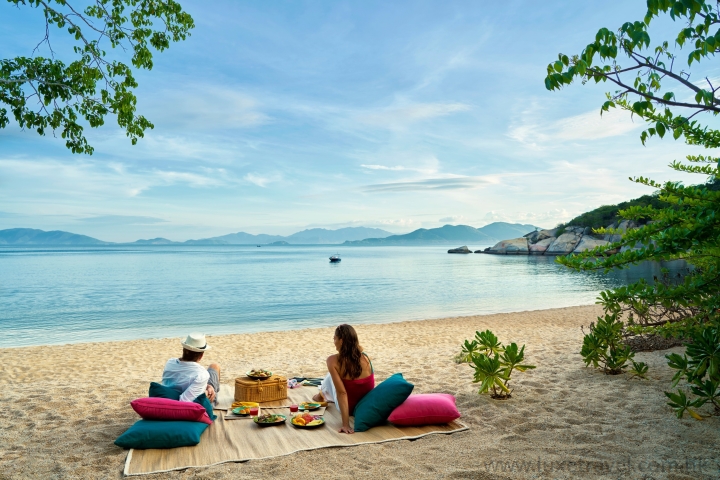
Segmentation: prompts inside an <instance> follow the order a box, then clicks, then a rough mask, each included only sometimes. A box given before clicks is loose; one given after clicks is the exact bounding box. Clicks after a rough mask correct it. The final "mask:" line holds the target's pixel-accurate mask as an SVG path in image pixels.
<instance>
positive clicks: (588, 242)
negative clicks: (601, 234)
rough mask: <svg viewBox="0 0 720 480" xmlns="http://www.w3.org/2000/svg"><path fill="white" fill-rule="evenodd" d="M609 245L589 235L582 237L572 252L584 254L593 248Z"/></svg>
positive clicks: (605, 241)
mask: <svg viewBox="0 0 720 480" xmlns="http://www.w3.org/2000/svg"><path fill="white" fill-rule="evenodd" d="M609 244H610V242H608V241H607V240H600V239H597V238H594V237H591V236H589V235H584V236H583V237H582V238H581V239H580V242H578V244H577V246H576V247H575V250H573V253H580V252H586V251H588V250H592V249H593V248H597V247H604V246H605V245H609Z"/></svg>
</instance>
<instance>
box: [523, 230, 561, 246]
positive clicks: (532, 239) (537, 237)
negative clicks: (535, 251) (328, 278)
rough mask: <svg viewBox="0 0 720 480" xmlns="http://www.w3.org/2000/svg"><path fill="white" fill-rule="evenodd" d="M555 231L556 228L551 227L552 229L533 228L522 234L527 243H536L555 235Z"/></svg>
mask: <svg viewBox="0 0 720 480" xmlns="http://www.w3.org/2000/svg"><path fill="white" fill-rule="evenodd" d="M557 231H558V229H557V228H553V229H552V230H535V231H534V232H530V233H528V234H527V235H523V236H524V237H525V238H527V239H528V242H529V243H537V242H540V241H542V240H546V239H548V238H554V237H556V236H557V235H556V233H557Z"/></svg>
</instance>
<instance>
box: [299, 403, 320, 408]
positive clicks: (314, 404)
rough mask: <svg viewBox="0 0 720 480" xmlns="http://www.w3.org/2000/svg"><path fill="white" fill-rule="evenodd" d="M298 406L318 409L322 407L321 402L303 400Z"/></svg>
mask: <svg viewBox="0 0 720 480" xmlns="http://www.w3.org/2000/svg"><path fill="white" fill-rule="evenodd" d="M298 407H299V408H300V410H317V409H318V408H320V404H319V403H314V402H303V403H301V404H299V405H298Z"/></svg>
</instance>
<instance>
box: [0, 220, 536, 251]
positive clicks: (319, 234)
mask: <svg viewBox="0 0 720 480" xmlns="http://www.w3.org/2000/svg"><path fill="white" fill-rule="evenodd" d="M535 228H536V227H535V226H533V225H522V224H519V223H505V222H495V223H491V224H490V225H486V226H484V227H481V228H473V227H469V226H467V225H455V226H453V225H445V226H444V227H441V228H431V229H425V228H421V229H419V230H415V231H414V232H410V233H408V234H405V235H393V234H392V233H390V232H387V231H385V230H381V229H379V228H367V227H347V228H340V229H338V230H327V229H325V228H312V229H309V230H303V231H302V232H297V233H294V234H292V235H289V236H287V237H283V236H280V235H266V234H259V235H252V234H249V233H245V232H238V233H231V234H229V235H222V236H220V237H212V238H204V239H200V240H188V241H186V242H173V241H172V240H168V239H166V238H153V239H148V240H137V241H135V242H128V243H115V242H104V241H102V240H98V239H97V238H92V237H88V236H86V235H78V234H76V233H70V232H63V231H59V230H55V231H51V232H46V231H43V230H36V229H32V228H10V229H7V230H0V245H15V246H23V245H28V246H29V245H65V246H73V245H269V244H270V245H274V246H281V245H317V244H343V245H421V244H453V243H459V242H467V243H475V244H483V243H496V242H498V241H500V240H502V239H505V238H516V237H521V236H522V235H525V234H526V233H528V232H531V231H533V230H535Z"/></svg>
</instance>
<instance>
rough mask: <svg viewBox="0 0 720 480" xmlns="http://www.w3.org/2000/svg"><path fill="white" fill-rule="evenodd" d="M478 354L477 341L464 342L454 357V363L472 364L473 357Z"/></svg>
mask: <svg viewBox="0 0 720 480" xmlns="http://www.w3.org/2000/svg"><path fill="white" fill-rule="evenodd" d="M477 353H479V350H478V342H477V340H472V341H470V340H465V343H464V344H463V346H462V348H461V349H460V353H459V354H458V355H456V357H455V362H456V363H470V362H472V358H473V355H475V354H477Z"/></svg>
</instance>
